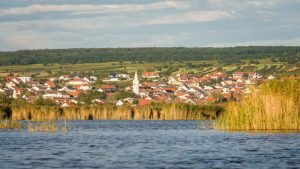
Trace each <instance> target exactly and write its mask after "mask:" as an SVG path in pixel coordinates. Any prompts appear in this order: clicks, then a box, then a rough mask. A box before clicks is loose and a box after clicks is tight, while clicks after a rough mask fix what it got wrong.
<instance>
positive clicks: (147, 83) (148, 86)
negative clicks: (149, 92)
mask: <svg viewBox="0 0 300 169" xmlns="http://www.w3.org/2000/svg"><path fill="white" fill-rule="evenodd" d="M157 86H158V83H157V82H144V83H143V87H146V88H153V89H154V88H156V87H157Z"/></svg>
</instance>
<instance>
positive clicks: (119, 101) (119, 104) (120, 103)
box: [116, 100, 124, 106]
mask: <svg viewBox="0 0 300 169" xmlns="http://www.w3.org/2000/svg"><path fill="white" fill-rule="evenodd" d="M122 105H124V103H123V101H122V100H118V101H117V103H116V106H122Z"/></svg>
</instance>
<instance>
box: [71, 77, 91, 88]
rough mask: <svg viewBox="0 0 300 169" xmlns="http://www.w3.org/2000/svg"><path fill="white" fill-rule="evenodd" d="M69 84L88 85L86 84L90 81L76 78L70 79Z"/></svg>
mask: <svg viewBox="0 0 300 169" xmlns="http://www.w3.org/2000/svg"><path fill="white" fill-rule="evenodd" d="M68 84H69V85H74V86H76V85H86V84H88V82H87V81H85V80H83V79H80V78H76V79H74V80H70V81H69V82H68Z"/></svg>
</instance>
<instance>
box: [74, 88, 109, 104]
mask: <svg viewBox="0 0 300 169" xmlns="http://www.w3.org/2000/svg"><path fill="white" fill-rule="evenodd" d="M105 97H106V96H105V93H103V92H99V91H94V90H90V91H86V92H82V93H80V95H79V101H80V102H82V103H84V104H87V105H89V104H91V103H92V101H93V100H94V99H104V98H105Z"/></svg>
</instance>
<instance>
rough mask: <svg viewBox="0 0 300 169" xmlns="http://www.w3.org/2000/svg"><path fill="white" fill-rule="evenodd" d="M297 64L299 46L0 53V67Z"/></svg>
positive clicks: (92, 49)
mask: <svg viewBox="0 0 300 169" xmlns="http://www.w3.org/2000/svg"><path fill="white" fill-rule="evenodd" d="M264 58H272V59H273V60H278V61H286V62H290V63H297V62H298V61H300V47H291V46H290V47H287V46H249V47H228V48H212V47H207V48H184V47H174V48H74V49H41V50H19V51H13V52H0V65H27V64H51V63H62V64H77V63H96V62H122V61H132V62H136V61H145V62H158V61H159V62H160V61H198V60H199V61H200V60H219V61H221V62H222V63H238V62H239V61H240V60H241V59H264Z"/></svg>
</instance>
